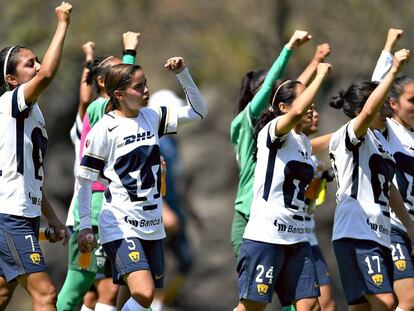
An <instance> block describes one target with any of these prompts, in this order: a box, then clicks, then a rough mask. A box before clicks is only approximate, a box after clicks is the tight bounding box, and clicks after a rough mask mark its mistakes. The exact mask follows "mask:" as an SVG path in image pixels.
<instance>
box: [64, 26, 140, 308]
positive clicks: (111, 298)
mask: <svg viewBox="0 0 414 311" xmlns="http://www.w3.org/2000/svg"><path fill="white" fill-rule="evenodd" d="M139 35H140V34H139V33H136V32H131V31H128V32H126V33H123V34H122V38H123V43H124V50H123V54H124V56H123V60H122V61H123V62H124V63H129V64H133V63H135V56H136V48H137V46H138V38H139ZM122 61H121V59H119V58H118V57H115V56H104V57H98V58H96V59H95V60H93V61H92V62H89V63H87V67H88V69H89V70H88V75H87V76H86V77H85V78H86V84H87V85H89V88H92V86H94V87H95V89H96V91H97V94H98V98H96V99H95V100H94V101H93V102H92V103H91V104H90V105H89V106H88V108H87V109H86V113H85V115H84V118H83V125H82V132H81V139H80V155H82V150H83V143H84V141H85V137H86V136H87V134H88V133H89V131H90V130H91V128H92V127H93V126H94V125H95V124H96V122H98V121H99V120H100V119H101V118H102V116H103V115H104V112H105V109H106V106H107V104H108V102H109V96H108V95H107V94H106V91H105V88H104V83H105V73H106V72H107V71H108V70H109V69H110V68H111V67H112V66H113V65H116V64H120V63H121V62H122ZM82 87H83V88H87V87H88V86H85V83H82ZM82 93H83V94H85V93H86V92H85V91H83V92H82ZM105 189H106V187H105V186H104V185H102V184H101V183H99V182H96V183H94V184H93V186H92V190H93V194H92V225H93V229H94V232H95V237H96V239H97V240H98V247H97V249H96V250H95V251H94V252H92V254H91V256H92V258H91V264H90V265H89V267H80V266H79V256H80V252H79V248H78V242H77V236H78V233H79V214H78V204H77V201H76V200H75V204H74V209H73V211H72V215H73V217H74V227H73V228H74V229H73V231H74V234H73V235H72V236H71V238H70V240H69V267H68V273H67V276H66V279H65V283H64V284H63V287H62V289H61V291H60V293H59V296H58V303H57V307H58V310H59V311H66V310H73V309H75V308H76V306H77V305H78V304H79V302H80V301H81V300H82V297H83V296H84V295H85V294H86V293H87V291H88V290H89V289H90V287H91V286H92V285H94V284H95V287H96V290H97V294H98V299H97V303H96V305H95V310H96V311H99V310H105V311H108V310H111V308H112V310H116V307H115V305H116V298H117V293H118V286H117V285H115V284H113V282H112V278H111V276H112V275H111V269H110V263H109V260H108V258H107V255H106V254H105V252H104V251H103V249H102V246H101V244H100V243H99V234H98V217H99V214H100V211H101V208H102V203H103V192H104V191H105ZM88 297H89V298H91V297H92V295H91V293H90V294H89V295H88V296H87V297H86V298H88ZM86 300H88V301H85V304H84V306H83V307H82V308H83V310H82V311H88V309H89V310H90V309H92V308H91V307H92V304H91V303H90V302H89V300H91V299H86Z"/></svg>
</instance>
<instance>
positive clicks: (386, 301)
mask: <svg viewBox="0 0 414 311" xmlns="http://www.w3.org/2000/svg"><path fill="white" fill-rule="evenodd" d="M381 304H383V306H384V310H389V311H392V310H394V308H395V300H394V297H393V296H392V295H387V296H386V297H382V298H381Z"/></svg>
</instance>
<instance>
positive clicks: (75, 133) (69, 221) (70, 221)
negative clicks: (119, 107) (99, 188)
mask: <svg viewBox="0 0 414 311" xmlns="http://www.w3.org/2000/svg"><path fill="white" fill-rule="evenodd" d="M82 128H83V121H82V119H81V117H80V115H79V113H78V114H77V115H76V120H75V123H73V126H72V128H71V129H70V139H71V141H72V143H73V146H74V147H75V163H74V166H73V172H74V174H75V176H76V170H77V168H78V167H79V158H80V155H79V152H80V138H81V133H82ZM77 190H78V181H77V179H75V185H74V187H73V196H72V200H71V201H70V205H69V210H68V216H67V218H66V226H74V225H75V219H74V216H73V209H74V208H75V202H76V199H77V197H78V192H77Z"/></svg>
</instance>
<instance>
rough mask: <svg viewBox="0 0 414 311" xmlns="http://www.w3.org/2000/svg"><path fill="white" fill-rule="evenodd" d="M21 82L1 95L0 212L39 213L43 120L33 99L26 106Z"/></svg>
mask: <svg viewBox="0 0 414 311" xmlns="http://www.w3.org/2000/svg"><path fill="white" fill-rule="evenodd" d="M24 87H25V85H24V84H23V85H21V86H20V87H18V88H17V89H15V90H13V91H9V92H6V93H4V94H3V95H2V96H1V97H0V202H1V204H0V213H4V214H11V215H17V216H24V217H31V218H32V217H38V216H40V214H41V208H40V206H41V202H42V183H43V179H44V176H43V158H44V156H45V153H46V147H47V134H46V128H45V120H44V118H43V115H42V113H41V111H40V109H39V107H38V105H37V103H35V104H34V105H33V106H32V107H31V108H29V107H28V105H27V103H26V101H25V98H24V92H23V90H24Z"/></svg>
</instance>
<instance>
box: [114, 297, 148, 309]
mask: <svg viewBox="0 0 414 311" xmlns="http://www.w3.org/2000/svg"><path fill="white" fill-rule="evenodd" d="M148 310H151V308H149V309H146V308H144V307H143V306H141V305H140V304H139V303H138V301H136V300H135V299H134V298H132V297H130V298H129V299H128V300H127V302H126V303H125V304H124V306H123V307H122V309H121V311H148Z"/></svg>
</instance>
